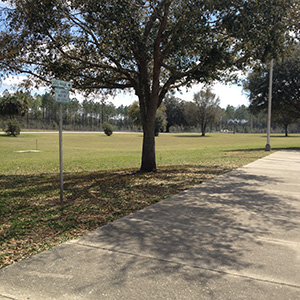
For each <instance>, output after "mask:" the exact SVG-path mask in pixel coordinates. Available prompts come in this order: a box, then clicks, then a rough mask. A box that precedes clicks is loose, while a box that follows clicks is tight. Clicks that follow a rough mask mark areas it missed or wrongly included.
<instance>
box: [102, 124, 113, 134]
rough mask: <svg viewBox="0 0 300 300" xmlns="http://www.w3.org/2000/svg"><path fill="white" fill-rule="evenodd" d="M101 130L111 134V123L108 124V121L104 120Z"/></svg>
mask: <svg viewBox="0 0 300 300" xmlns="http://www.w3.org/2000/svg"><path fill="white" fill-rule="evenodd" d="M102 128H103V131H104V133H105V134H106V135H107V136H110V135H112V133H113V127H112V125H111V124H109V123H108V122H104V123H103V125H102Z"/></svg>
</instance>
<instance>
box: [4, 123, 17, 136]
mask: <svg viewBox="0 0 300 300" xmlns="http://www.w3.org/2000/svg"><path fill="white" fill-rule="evenodd" d="M4 131H5V132H6V134H7V135H13V136H18V135H19V134H20V132H21V128H20V124H19V122H18V121H17V120H15V119H12V120H9V121H8V122H7V123H6V126H5V128H4Z"/></svg>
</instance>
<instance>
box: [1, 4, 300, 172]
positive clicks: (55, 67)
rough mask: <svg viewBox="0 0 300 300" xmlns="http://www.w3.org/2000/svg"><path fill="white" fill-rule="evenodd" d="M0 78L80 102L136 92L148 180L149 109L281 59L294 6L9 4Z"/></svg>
mask: <svg viewBox="0 0 300 300" xmlns="http://www.w3.org/2000/svg"><path fill="white" fill-rule="evenodd" d="M6 2H9V3H10V4H11V7H9V8H6V9H4V10H3V11H2V21H3V24H2V26H1V28H5V29H2V32H1V35H0V68H1V69H2V70H3V71H4V72H5V73H10V72H11V73H24V72H25V73H27V74H29V75H31V77H30V78H29V81H27V82H26V84H27V85H28V84H29V83H30V81H31V80H32V79H34V82H35V83H37V84H39V82H48V83H49V84H50V81H51V78H53V77H56V78H58V79H65V80H72V82H73V86H74V88H76V89H81V90H83V91H86V92H91V91H95V90H96V91H99V90H101V91H102V92H114V91H116V89H119V90H126V89H134V91H135V93H136V95H137V96H138V98H139V105H140V109H141V119H142V125H143V132H144V139H143V154H142V164H141V170H142V171H153V170H155V169H156V163H155V139H154V134H153V133H154V126H155V114H156V110H157V108H158V107H159V106H160V104H161V103H162V101H163V99H164V97H165V95H166V93H167V92H168V91H169V90H170V89H176V88H179V87H182V86H189V85H191V84H192V83H195V82H209V81H212V80H220V79H222V78H223V77H224V75H225V74H228V70H239V69H243V68H245V67H246V66H248V65H249V64H253V63H254V62H255V61H257V60H259V61H261V60H263V61H266V60H267V59H268V58H269V57H275V56H278V55H281V54H282V50H283V49H284V47H285V44H286V43H288V40H289V39H290V38H292V35H290V32H292V31H294V32H295V31H296V30H298V21H297V14H298V12H299V3H298V1H294V0H277V1H274V0H264V1H256V0H248V1H244V0H235V1H228V0H220V1H213V0H196V1H186V0H151V1H142V0H124V1H118V0H69V1H64V0H63V1H62V0H7V1H6Z"/></svg>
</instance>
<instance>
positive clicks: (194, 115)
mask: <svg viewBox="0 0 300 300" xmlns="http://www.w3.org/2000/svg"><path fill="white" fill-rule="evenodd" d="M193 100H194V101H193V102H192V103H189V104H188V105H187V106H186V110H185V114H186V116H187V119H188V120H189V123H190V124H191V125H200V128H201V134H202V136H205V133H206V129H207V126H208V125H212V124H214V123H215V122H216V121H217V117H218V115H220V112H221V108H220V106H219V105H220V99H219V98H218V97H217V96H216V95H215V94H214V93H213V92H212V90H211V89H210V88H205V89H202V90H201V91H200V92H198V93H196V94H194V99H193Z"/></svg>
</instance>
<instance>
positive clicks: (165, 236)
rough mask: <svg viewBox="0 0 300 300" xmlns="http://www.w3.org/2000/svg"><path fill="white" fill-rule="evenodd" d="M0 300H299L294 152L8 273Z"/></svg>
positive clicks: (299, 204)
mask: <svg viewBox="0 0 300 300" xmlns="http://www.w3.org/2000/svg"><path fill="white" fill-rule="evenodd" d="M0 299H30V300H48V299H58V300H60V299H64V300H68V299H72V300H73V299H82V300H83V299H84V300H90V299H97V300H98V299H128V300H131V299H139V300H141V299H170V300H173V299H188V300H190V299H228V300H229V299H230V300H235V299H236V300H238V299H239V300H240V299H249V300H250V299H251V300H259V299H267V300H271V299H272V300H287V299H291V300H295V299H300V152H297V151H280V152H276V153H274V154H271V155H269V156H267V157H265V158H263V159H260V160H257V161H255V162H253V163H251V164H249V165H247V166H244V167H242V168H239V169H238V170H235V171H232V172H230V173H227V174H226V175H223V176H219V177H217V178H215V179H213V180H210V181H208V182H206V183H203V184H201V185H199V186H197V187H195V188H192V189H190V190H188V191H185V192H183V193H180V194H178V195H175V196H173V197H171V198H169V199H166V200H164V201H161V202H160V203H157V204H155V205H152V206H150V207H148V208H146V209H144V210H142V211H139V212H137V213H134V214H132V215H129V216H127V217H125V218H122V219H120V220H118V221H116V222H114V223H111V224H109V225H106V226H103V227H101V228H99V229H97V230H95V231H93V232H91V233H89V234H87V235H85V236H83V237H81V238H80V239H78V240H74V241H70V242H67V243H64V244H62V245H60V246H57V247H55V248H53V249H52V250H50V251H46V252H43V253H41V254H39V255H36V256H34V257H32V258H30V259H27V260H24V261H22V262H19V263H16V264H14V265H12V266H8V267H6V268H4V269H2V270H1V271H0Z"/></svg>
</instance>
